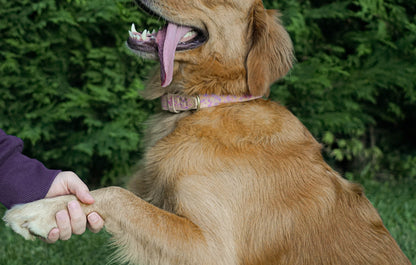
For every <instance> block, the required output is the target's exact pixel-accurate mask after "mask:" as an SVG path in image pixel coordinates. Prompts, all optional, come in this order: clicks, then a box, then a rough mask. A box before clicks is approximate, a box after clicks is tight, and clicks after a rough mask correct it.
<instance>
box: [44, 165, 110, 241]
mask: <svg viewBox="0 0 416 265" xmlns="http://www.w3.org/2000/svg"><path fill="white" fill-rule="evenodd" d="M68 194H74V195H75V196H76V197H77V198H78V199H79V200H80V201H81V202H83V203H85V204H92V203H94V198H93V197H92V196H91V194H90V193H89V190H88V187H87V185H85V183H84V182H82V180H81V179H80V178H79V177H78V176H77V175H76V174H75V173H74V172H71V171H64V172H61V173H59V174H58V175H57V176H56V177H55V179H54V181H53V182H52V185H51V187H50V188H49V191H48V193H47V194H46V196H45V198H50V197H56V196H60V195H68ZM87 220H88V228H89V229H90V230H91V231H92V232H93V233H97V232H99V231H100V230H101V229H102V228H103V226H104V220H103V219H102V218H101V217H100V216H99V215H98V214H97V213H96V212H92V213H90V214H89V215H88V216H85V214H84V212H83V211H82V209H81V206H80V204H79V202H78V201H71V202H69V203H68V210H62V211H59V212H57V213H56V223H57V226H58V227H57V228H54V229H52V230H51V231H50V232H49V235H48V238H47V240H46V242H48V243H54V242H56V241H57V240H58V239H61V240H68V239H69V238H71V235H72V234H76V235H80V234H82V233H84V232H85V228H86V225H87Z"/></svg>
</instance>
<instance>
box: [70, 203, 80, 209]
mask: <svg viewBox="0 0 416 265" xmlns="http://www.w3.org/2000/svg"><path fill="white" fill-rule="evenodd" d="M68 208H71V209H76V208H78V202H76V201H72V202H69V203H68Z"/></svg>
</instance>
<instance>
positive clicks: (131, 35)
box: [129, 30, 134, 38]
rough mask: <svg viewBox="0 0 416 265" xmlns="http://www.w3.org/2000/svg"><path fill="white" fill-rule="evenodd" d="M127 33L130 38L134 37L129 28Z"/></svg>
mask: <svg viewBox="0 0 416 265" xmlns="http://www.w3.org/2000/svg"><path fill="white" fill-rule="evenodd" d="M129 35H130V37H131V38H134V34H133V32H131V31H130V30H129Z"/></svg>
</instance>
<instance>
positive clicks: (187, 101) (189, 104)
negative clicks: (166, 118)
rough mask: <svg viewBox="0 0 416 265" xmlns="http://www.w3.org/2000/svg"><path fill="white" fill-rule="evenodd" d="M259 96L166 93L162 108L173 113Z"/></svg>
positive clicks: (242, 100) (247, 99) (163, 97)
mask: <svg viewBox="0 0 416 265" xmlns="http://www.w3.org/2000/svg"><path fill="white" fill-rule="evenodd" d="M257 98H261V96H257V97H254V96H217V95H200V96H184V95H178V94H165V95H163V96H162V109H163V110H167V111H170V112H173V113H179V112H182V111H189V110H199V109H201V108H208V107H214V106H218V105H220V104H224V103H232V102H244V101H249V100H253V99H257Z"/></svg>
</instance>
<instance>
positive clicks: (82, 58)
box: [0, 0, 155, 184]
mask: <svg viewBox="0 0 416 265" xmlns="http://www.w3.org/2000/svg"><path fill="white" fill-rule="evenodd" d="M0 4H1V9H0V14H1V15H0V17H1V18H0V32H1V35H0V36H1V37H0V38H1V42H0V62H1V64H0V76H1V78H0V88H1V90H0V128H3V129H4V130H6V132H7V133H9V134H15V135H17V136H19V137H21V138H23V139H24V140H25V142H26V149H25V153H26V154H28V155H30V156H33V157H36V158H38V159H40V160H41V161H44V162H46V164H47V166H48V167H53V168H61V169H71V170H75V171H76V172H77V173H78V174H80V175H82V176H84V177H85V178H87V179H89V181H90V183H91V182H98V181H101V184H104V183H107V184H108V183H111V182H115V177H116V176H120V175H124V174H127V173H128V171H129V168H130V167H131V165H132V164H133V163H134V162H135V161H136V160H137V158H138V156H139V155H140V150H141V132H142V128H143V121H144V120H145V119H146V117H147V116H148V113H149V110H150V109H151V107H152V105H150V104H149V103H147V102H144V101H143V100H141V99H140V98H139V95H138V91H139V90H140V89H142V88H143V81H142V80H143V77H144V75H145V73H146V72H147V70H148V68H149V67H150V66H149V64H144V63H143V62H138V61H137V60H136V59H135V58H134V57H132V56H131V54H130V53H129V52H128V51H127V49H126V47H125V45H124V42H125V40H126V37H127V36H128V34H127V30H128V29H129V26H130V24H131V22H136V23H137V24H147V25H149V24H155V21H153V20H152V19H148V18H147V17H144V16H143V15H142V14H141V13H139V12H138V9H137V7H136V6H135V5H133V3H132V2H131V1H128V0H122V1H117V2H114V1H112V0H105V1H81V0H80V1H71V0H67V1H53V0H46V1H36V2H33V1H6V0H0Z"/></svg>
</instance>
